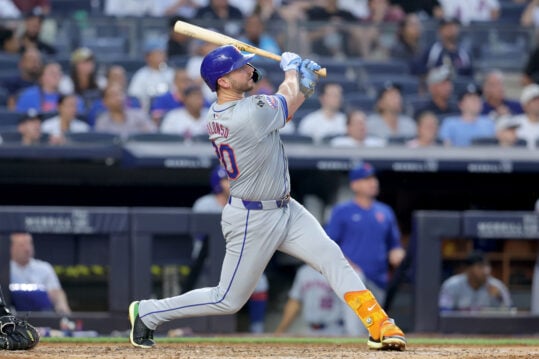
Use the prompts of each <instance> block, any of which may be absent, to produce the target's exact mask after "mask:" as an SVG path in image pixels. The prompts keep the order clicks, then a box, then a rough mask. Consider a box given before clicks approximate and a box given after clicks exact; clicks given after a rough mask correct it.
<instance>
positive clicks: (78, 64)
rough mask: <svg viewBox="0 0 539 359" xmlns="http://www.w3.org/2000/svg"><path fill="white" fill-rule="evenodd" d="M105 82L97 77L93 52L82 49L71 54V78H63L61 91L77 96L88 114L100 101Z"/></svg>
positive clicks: (85, 48)
mask: <svg viewBox="0 0 539 359" xmlns="http://www.w3.org/2000/svg"><path fill="white" fill-rule="evenodd" d="M104 82H105V79H104V78H101V79H100V78H98V76H97V65H96V61H95V57H94V53H93V52H92V50H90V49H89V48H87V47H80V48H78V49H76V50H75V51H73V53H72V54H71V60H70V70H69V76H63V77H62V80H61V81H60V85H59V86H60V87H59V89H60V92H61V93H63V94H72V93H74V94H77V95H78V96H79V97H80V98H81V99H82V101H83V103H84V109H85V111H84V113H87V112H88V110H89V109H90V107H91V106H92V104H93V102H95V101H96V100H98V99H99V97H100V94H101V89H100V85H101V86H103V84H104Z"/></svg>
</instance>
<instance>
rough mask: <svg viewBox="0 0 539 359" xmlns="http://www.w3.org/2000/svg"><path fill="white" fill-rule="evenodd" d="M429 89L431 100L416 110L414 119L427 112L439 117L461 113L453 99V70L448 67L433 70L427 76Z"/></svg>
mask: <svg viewBox="0 0 539 359" xmlns="http://www.w3.org/2000/svg"><path fill="white" fill-rule="evenodd" d="M426 82H427V89H428V92H429V95H430V100H429V101H428V102H427V103H426V104H425V105H424V106H420V107H418V108H415V109H414V118H416V119H417V118H418V116H419V114H421V113H422V112H425V111H430V112H433V113H434V114H435V115H437V116H438V117H443V116H445V115H449V114H457V113H459V112H460V110H459V107H458V104H457V102H456V101H455V99H454V98H453V83H452V82H451V70H450V69H449V67H447V66H440V67H436V68H433V69H432V70H430V71H429V74H428V75H427V80H426Z"/></svg>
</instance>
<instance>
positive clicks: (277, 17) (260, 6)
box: [252, 0, 363, 24]
mask: <svg viewBox="0 0 539 359" xmlns="http://www.w3.org/2000/svg"><path fill="white" fill-rule="evenodd" d="M362 1H363V0H362ZM284 7H285V6H284V5H283V4H282V3H281V4H280V1H274V0H257V1H256V4H255V7H254V9H253V12H252V14H253V15H257V16H258V17H260V19H262V21H263V22H264V23H266V24H267V23H268V22H270V23H271V22H278V21H281V20H284V19H283V17H282V16H281V10H282V9H283V8H284Z"/></svg>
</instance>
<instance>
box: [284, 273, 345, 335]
mask: <svg viewBox="0 0 539 359" xmlns="http://www.w3.org/2000/svg"><path fill="white" fill-rule="evenodd" d="M300 311H301V316H302V319H303V321H304V322H305V325H306V326H307V328H306V333H305V334H307V335H322V336H324V335H327V336H342V335H344V334H345V328H344V321H343V314H344V313H343V310H342V305H341V300H340V299H339V297H337V295H336V294H335V293H334V292H333V290H332V289H331V287H330V286H329V283H328V282H327V280H326V279H325V278H324V276H323V275H322V274H320V272H318V271H316V270H314V269H313V268H312V267H311V266H309V265H307V264H303V265H302V266H301V267H299V268H298V270H297V272H296V276H295V278H294V283H293V284H292V288H291V289H290V292H289V293H288V301H287V302H286V304H285V307H284V311H283V315H282V318H281V320H280V322H279V324H278V325H277V328H276V329H275V334H283V333H286V332H287V331H288V330H289V328H290V327H291V326H292V324H293V323H294V321H295V319H296V318H297V316H298V314H299V313H300ZM346 314H348V313H346Z"/></svg>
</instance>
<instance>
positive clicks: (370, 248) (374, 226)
mask: <svg viewBox="0 0 539 359" xmlns="http://www.w3.org/2000/svg"><path fill="white" fill-rule="evenodd" d="M348 177H349V181H350V189H351V190H352V193H353V197H352V198H351V199H350V200H347V201H345V202H342V203H339V204H337V205H336V206H335V207H334V208H333V210H332V212H331V216H330V219H329V221H328V223H327V225H326V232H327V234H328V236H329V237H330V238H331V239H333V240H334V241H335V242H336V243H337V244H338V245H339V247H340V248H341V249H342V252H343V254H344V256H345V257H346V258H347V259H348V261H349V262H350V263H351V264H352V266H353V267H354V269H355V270H356V272H357V273H358V275H359V276H360V277H361V278H362V280H363V283H365V285H366V287H367V288H368V289H370V290H371V291H372V293H373V294H374V296H375V297H376V299H378V301H379V302H380V303H383V302H384V300H385V295H386V287H387V284H388V281H389V270H390V268H396V267H398V266H399V265H400V263H401V262H402V260H403V259H404V255H405V251H404V249H403V247H402V244H401V234H400V230H399V226H398V223H397V218H396V216H395V213H394V212H393V210H392V209H391V207H389V206H388V205H387V204H385V203H382V202H380V201H378V200H377V199H376V197H377V196H378V194H379V182H378V178H377V177H376V171H375V169H374V167H373V166H372V165H371V164H370V163H367V162H361V163H359V164H358V165H356V166H355V167H354V168H352V169H351V170H350V172H349V176H348ZM345 310H346V312H345V313H349V309H345ZM352 317H353V316H352V315H346V314H345V318H344V320H345V325H346V330H347V333H348V334H350V335H352V334H356V335H359V334H360V333H359V332H357V330H358V329H360V328H362V327H361V326H360V325H358V324H359V323H358V320H359V319H357V317H354V318H352Z"/></svg>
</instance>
